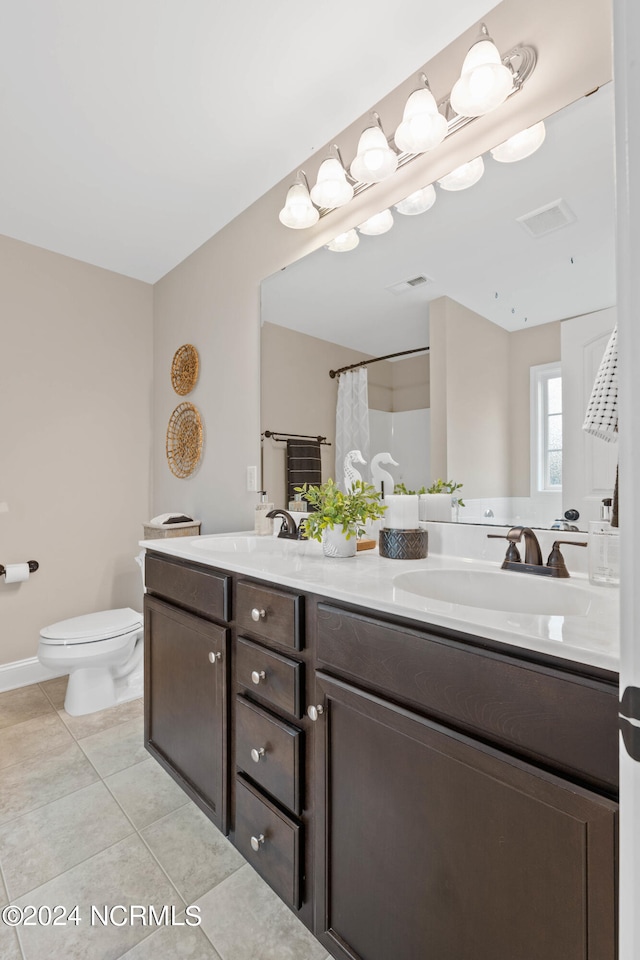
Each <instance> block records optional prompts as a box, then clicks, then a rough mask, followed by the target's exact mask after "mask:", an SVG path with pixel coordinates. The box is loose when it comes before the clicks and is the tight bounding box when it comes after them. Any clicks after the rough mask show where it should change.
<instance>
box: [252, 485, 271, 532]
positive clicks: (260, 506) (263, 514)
mask: <svg viewBox="0 0 640 960" xmlns="http://www.w3.org/2000/svg"><path fill="white" fill-rule="evenodd" d="M258 492H259V493H260V503H257V504H256V521H255V528H254V529H255V532H256V533H257V535H258V536H259V537H269V536H271V534H272V533H273V520H272V519H271V517H268V516H267V514H268V513H270V512H271V511H272V510H273V504H272V503H268V501H267V491H266V490H260V491H258Z"/></svg>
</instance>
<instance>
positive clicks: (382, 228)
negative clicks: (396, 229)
mask: <svg viewBox="0 0 640 960" xmlns="http://www.w3.org/2000/svg"><path fill="white" fill-rule="evenodd" d="M392 226H393V214H392V213H391V210H381V211H380V213H374V215H373V216H372V217H369V219H368V220H365V221H364V223H361V224H360V226H359V227H358V230H359V231H360V233H364V234H365V235H366V236H367V237H379V236H380V235H381V234H383V233H386V232H387V230H391V227H392Z"/></svg>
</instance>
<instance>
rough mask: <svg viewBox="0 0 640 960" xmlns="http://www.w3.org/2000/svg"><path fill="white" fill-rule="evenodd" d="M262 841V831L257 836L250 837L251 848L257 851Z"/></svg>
mask: <svg viewBox="0 0 640 960" xmlns="http://www.w3.org/2000/svg"><path fill="white" fill-rule="evenodd" d="M263 843H264V833H261V834H260V836H259V837H251V849H252V850H255V852H256V853H257V852H258V850H259V849H260V846H261V845H262V844H263Z"/></svg>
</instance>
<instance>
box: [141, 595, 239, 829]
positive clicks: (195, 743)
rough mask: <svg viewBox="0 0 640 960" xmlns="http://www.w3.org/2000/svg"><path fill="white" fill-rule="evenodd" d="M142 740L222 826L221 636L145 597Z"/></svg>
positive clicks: (223, 639)
mask: <svg viewBox="0 0 640 960" xmlns="http://www.w3.org/2000/svg"><path fill="white" fill-rule="evenodd" d="M144 625H145V743H146V745H147V749H148V750H149V752H150V753H152V754H153V755H154V756H155V757H156V759H157V760H159V761H160V763H162V765H163V766H164V767H165V769H166V770H168V772H169V773H170V774H171V775H172V776H173V778H174V779H175V780H177V781H178V783H180V785H181V786H182V787H183V788H184V789H185V791H186V792H187V793H188V794H189V795H190V796H191V797H192V798H193V799H194V800H195V801H196V803H197V804H198V805H199V806H200V807H201V808H202V809H203V810H204V811H205V813H207V814H208V816H209V817H210V818H211V819H212V820H213V821H214V823H215V824H216V825H217V826H219V827H220V829H221V830H223V831H224V832H226V829H227V823H226V821H227V809H226V807H227V699H226V697H227V659H228V652H227V648H228V642H227V633H228V631H227V630H225V629H224V628H223V627H218V626H216V625H215V624H213V623H209V622H208V621H207V620H202V619H200V617H196V616H194V615H193V614H190V613H186V612H185V611H182V610H177V609H176V608H175V607H173V606H171V604H168V603H163V602H162V601H161V600H157V599H156V598H155V597H149V596H145V609H144Z"/></svg>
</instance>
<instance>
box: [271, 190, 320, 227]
mask: <svg viewBox="0 0 640 960" xmlns="http://www.w3.org/2000/svg"><path fill="white" fill-rule="evenodd" d="M278 217H279V220H280V223H283V224H284V225H285V227H291V228H292V229H293V230H304V228H305V227H312V226H313V225H314V223H317V222H318V219H319V218H320V214H319V213H318V211H317V210H316V208H315V207H314V206H313V204H312V203H311V198H310V196H309V191H308V190H307V188H306V186H305V185H304V183H294V184H293V186H291V187H289V189H288V191H287V199H286V200H285V204H284V207H283V208H282V210H281V211H280V213H279V214H278Z"/></svg>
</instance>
